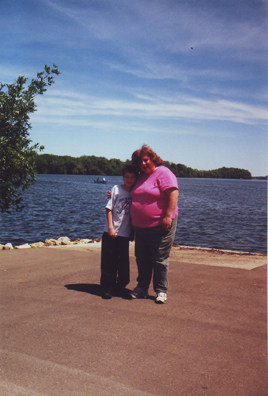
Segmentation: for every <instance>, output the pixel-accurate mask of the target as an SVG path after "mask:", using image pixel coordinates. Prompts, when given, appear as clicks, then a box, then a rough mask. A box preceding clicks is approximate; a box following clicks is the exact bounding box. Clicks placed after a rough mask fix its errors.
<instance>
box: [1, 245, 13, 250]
mask: <svg viewBox="0 0 268 396" xmlns="http://www.w3.org/2000/svg"><path fill="white" fill-rule="evenodd" d="M11 249H13V246H12V245H11V243H6V244H5V245H4V248H3V250H11Z"/></svg>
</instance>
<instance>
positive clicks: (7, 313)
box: [0, 248, 268, 396]
mask: <svg viewBox="0 0 268 396" xmlns="http://www.w3.org/2000/svg"><path fill="white" fill-rule="evenodd" d="M206 257H207V255H206V254H205V255H204V256H203V260H204V262H202V263H200V262H199V263H197V262H195V255H194V254H192V256H191V259H190V260H186V258H187V252H185V251H184V252H183V251H182V252H181V253H180V252H178V254H177V255H176V260H175V259H174V257H173V259H172V260H171V262H170V272H169V280H170V289H169V293H168V302H167V304H165V305H158V304H155V302H154V297H153V296H154V293H153V291H152V289H150V298H149V299H147V300H127V299H122V298H117V297H113V298H112V299H111V300H103V299H102V298H101V290H100V286H99V278H100V251H99V250H94V249H91V248H87V249H67V248H66V249H65V248H64V249H61V248H40V249H25V250H11V251H1V252H0V271H1V281H2V282H1V289H0V295H1V307H2V308H1V381H0V395H1V396H13V395H14V396H25V395H27V396H28V395H29V396H65V395H66V396H69V395H75V396H80V395H81V396H91V395H94V396H108V395H109V396H163V395H165V396H166V395H168V396H169V395H170V396H173V395H174V396H184V395H185V396H186V395H187V396H199V395H200V396H201V395H202V396H203V395H209V396H267V394H268V380H267V378H268V377H267V297H266V296H267V294H266V292H267V266H266V265H265V262H266V259H265V261H263V264H264V265H262V264H261V265H259V266H257V267H256V268H253V269H250V270H249V269H243V268H232V267H230V266H220V265H215V266H214V265H213V261H212V262H211V259H210V265H206ZM250 260H252V262H254V256H252V257H251V258H250ZM200 264H201V265H200ZM253 267H254V266H253ZM136 277H137V270H136V264H135V258H134V257H133V256H131V282H130V284H129V286H128V287H129V289H132V288H133V287H135V286H136V280H135V279H136Z"/></svg>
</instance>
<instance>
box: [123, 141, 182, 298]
mask: <svg viewBox="0 0 268 396" xmlns="http://www.w3.org/2000/svg"><path fill="white" fill-rule="evenodd" d="M132 163H133V165H135V166H136V167H138V169H139V170H140V171H141V173H140V175H139V177H138V179H137V182H136V184H135V186H134V187H133V189H132V191H131V198H132V205H131V209H130V212H131V218H132V225H133V228H134V231H135V233H136V238H135V255H136V261H137V266H138V278H137V281H138V285H137V287H136V288H135V289H134V290H133V291H132V292H131V297H132V298H147V296H148V289H149V285H150V282H151V279H152V275H153V287H154V291H155V293H156V299H155V301H156V303H159V304H164V303H165V302H166V301H167V291H168V265H169V255H170V251H171V247H172V244H173V241H174V236H175V231H176V226H177V218H178V207H177V202H178V196H179V189H178V183H177V178H176V177H175V175H174V174H173V173H172V172H171V171H170V170H169V169H168V168H166V167H165V166H163V161H162V159H161V158H160V157H159V156H157V155H156V153H154V152H153V151H152V150H151V149H150V147H148V146H146V145H143V146H142V148H141V149H139V150H136V151H134V153H133V154H132Z"/></svg>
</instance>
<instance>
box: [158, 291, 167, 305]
mask: <svg viewBox="0 0 268 396" xmlns="http://www.w3.org/2000/svg"><path fill="white" fill-rule="evenodd" d="M155 302H156V303H157V304H165V303H166V302H167V293H164V292H159V293H156V296H155Z"/></svg>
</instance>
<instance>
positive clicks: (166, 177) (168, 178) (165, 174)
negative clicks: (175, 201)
mask: <svg viewBox="0 0 268 396" xmlns="http://www.w3.org/2000/svg"><path fill="white" fill-rule="evenodd" d="M161 168H162V169H160V168H159V171H160V173H159V176H158V181H159V188H160V190H161V191H165V190H167V189H168V188H176V189H177V190H178V189H179V187H178V181H177V178H176V176H175V175H174V173H173V172H171V170H169V169H168V168H166V167H165V166H163V167H161Z"/></svg>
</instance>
